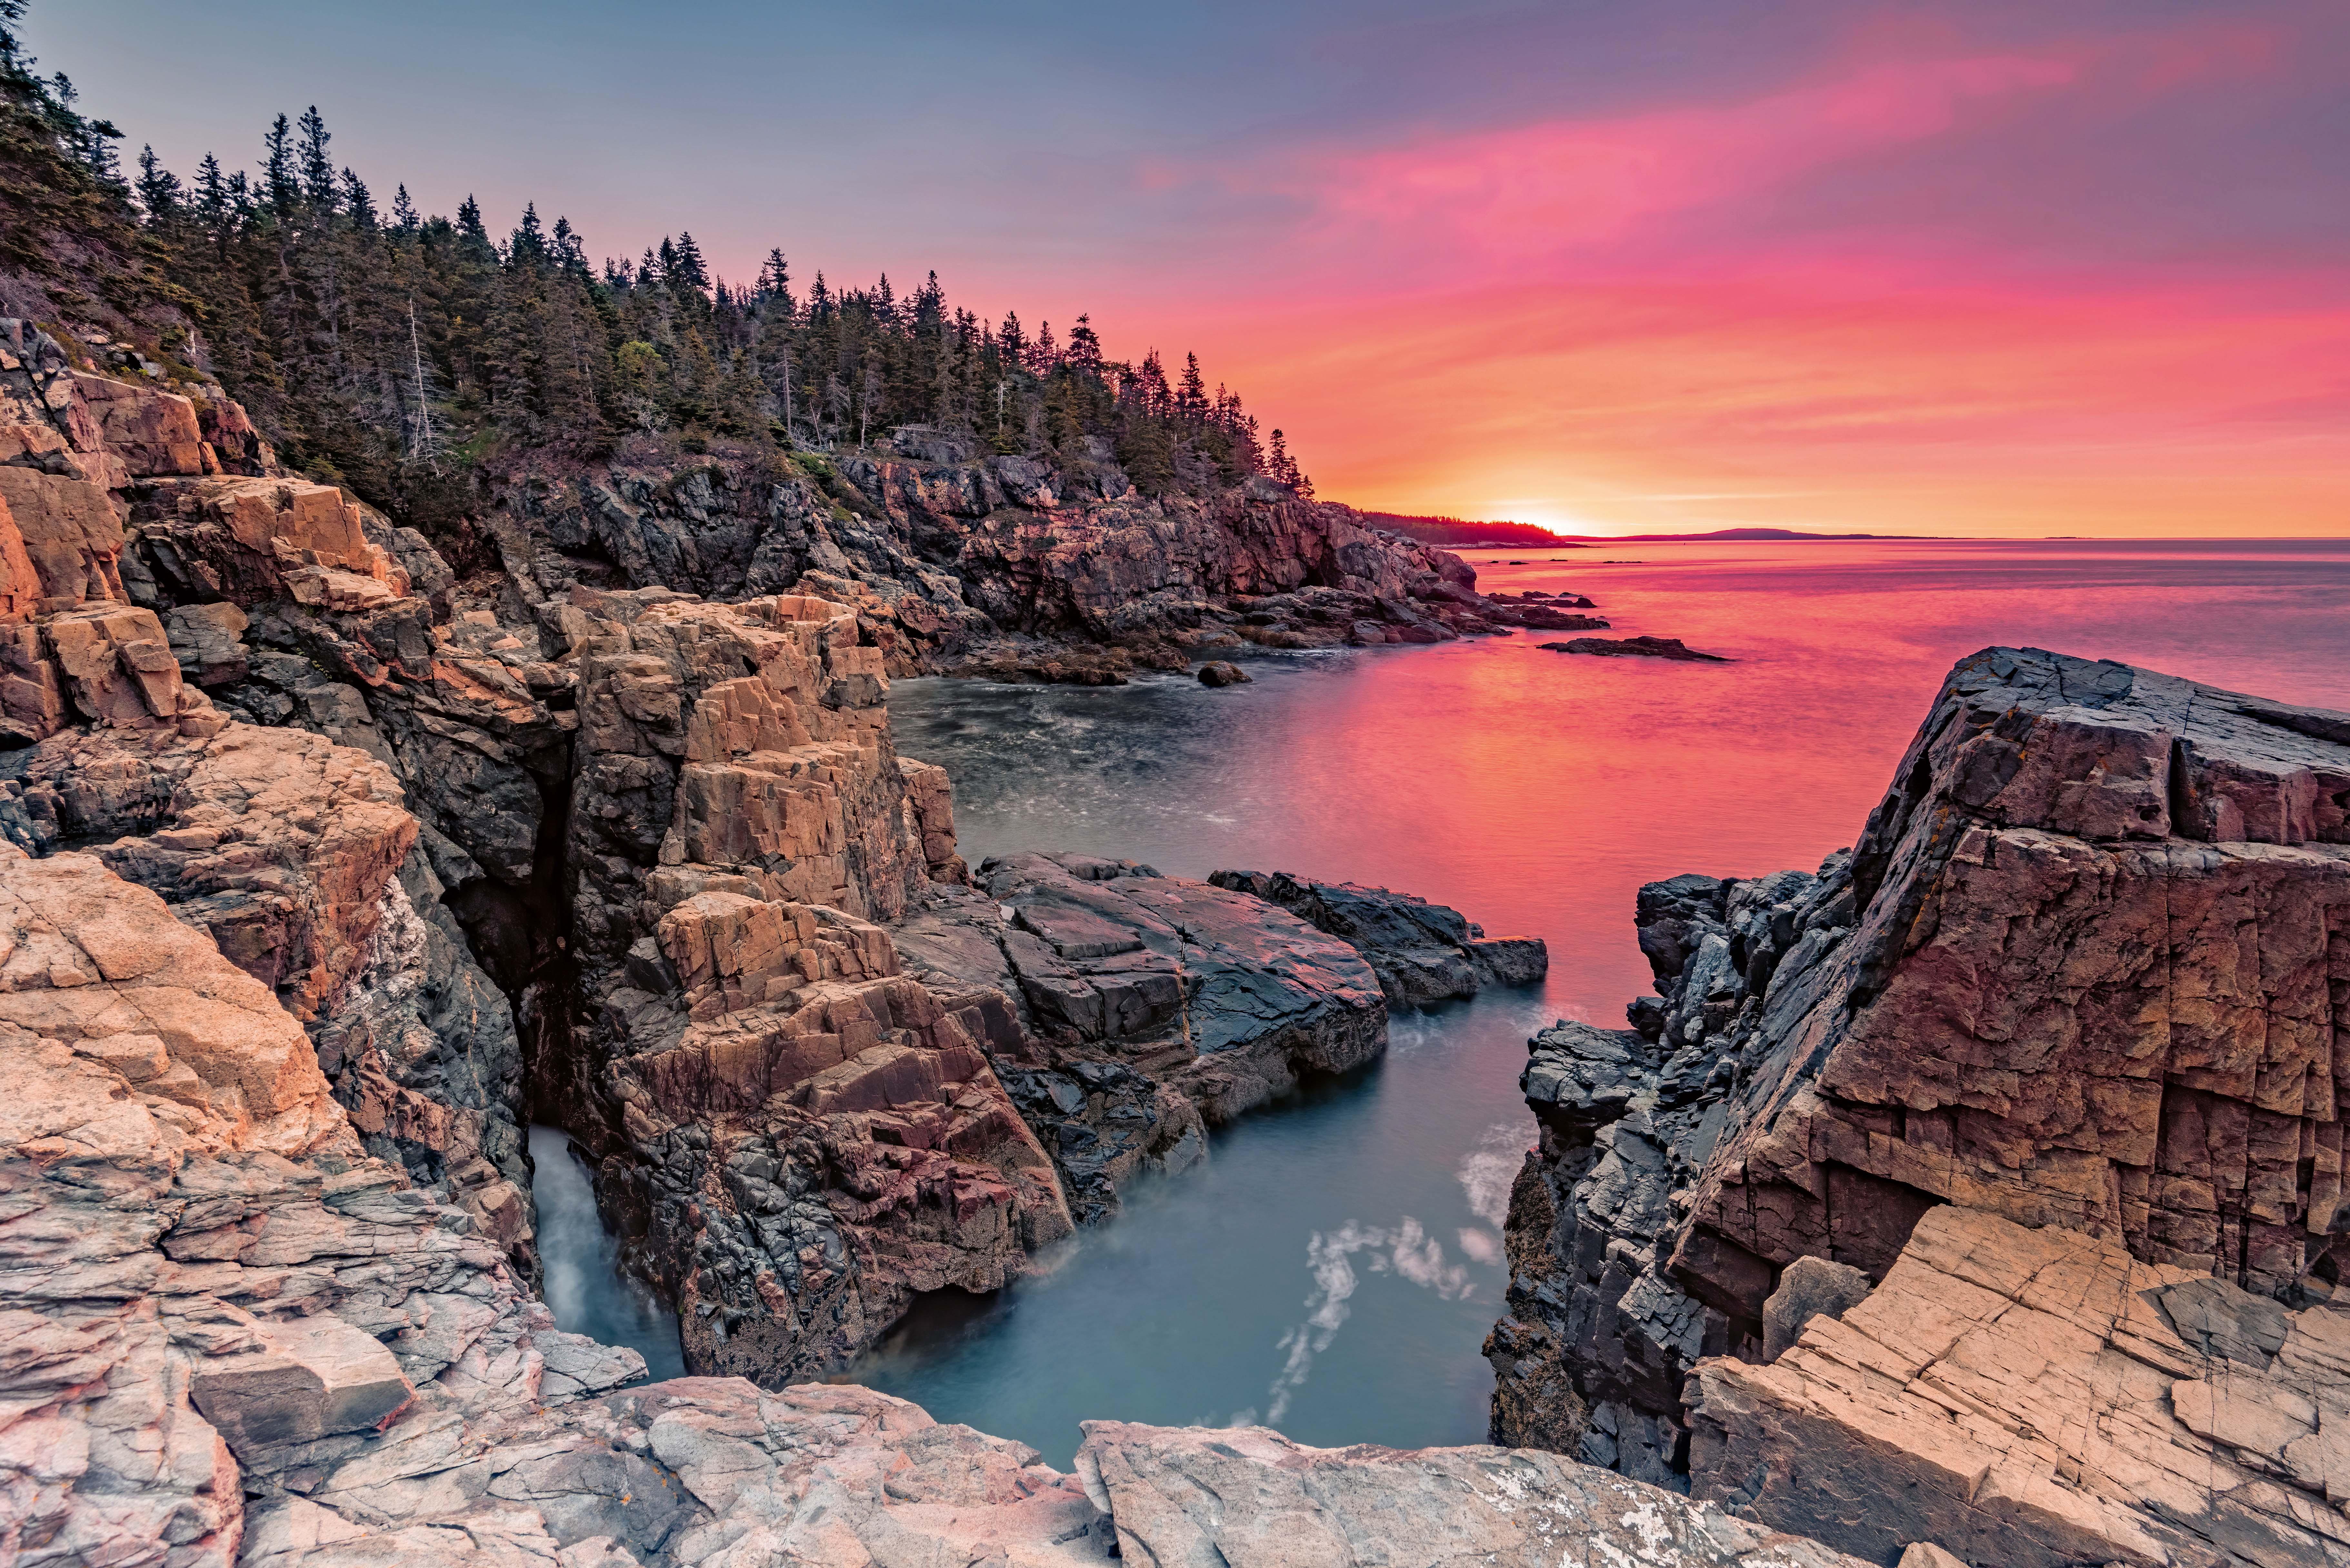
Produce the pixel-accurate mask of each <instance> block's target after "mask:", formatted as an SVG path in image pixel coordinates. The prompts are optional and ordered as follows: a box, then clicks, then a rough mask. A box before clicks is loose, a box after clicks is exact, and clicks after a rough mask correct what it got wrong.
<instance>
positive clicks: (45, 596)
mask: <svg viewBox="0 0 2350 1568" xmlns="http://www.w3.org/2000/svg"><path fill="white" fill-rule="evenodd" d="M0 504H5V505H6V507H7V513H8V520H9V522H10V523H11V524H13V525H14V527H15V531H16V535H18V539H19V541H20V542H21V544H22V545H23V547H24V551H25V556H26V560H27V562H28V563H29V565H30V566H32V568H33V573H34V580H35V582H36V584H37V587H38V592H37V595H36V597H37V599H38V601H39V607H40V608H41V609H42V610H44V611H49V610H58V609H68V608H71V607H73V606H75V605H78V604H88V603H91V602H93V601H100V600H120V599H121V598H122V597H123V594H122V575H121V567H120V565H119V563H120V560H121V558H122V547H123V536H122V519H121V518H120V516H118V515H117V514H115V510H114V504H113V503H112V502H110V501H109V500H108V499H107V493H106V490H105V487H104V486H102V485H99V484H97V483H93V482H91V481H89V480H86V479H75V478H68V477H61V476H59V475H57V474H52V473H44V472H40V471H39V470H37V469H31V468H19V467H16V465H14V464H9V465H5V466H0ZM14 556H15V552H14V551H6V552H5V556H0V558H6V559H9V560H11V561H12V563H13V559H14ZM10 576H11V579H12V581H11V585H10V587H11V591H12V593H13V594H14V595H16V596H19V597H21V596H22V595H23V594H24V591H25V590H24V587H23V585H22V579H21V578H19V577H17V576H16V568H15V566H13V564H12V565H11V567H10Z"/></svg>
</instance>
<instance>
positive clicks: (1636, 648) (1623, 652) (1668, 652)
mask: <svg viewBox="0 0 2350 1568" xmlns="http://www.w3.org/2000/svg"><path fill="white" fill-rule="evenodd" d="M1598 624H1599V625H1601V626H1605V625H1607V622H1606V621H1601V622H1599V623H1598ZM1542 647H1543V650H1544V652H1546V653H1588V654H1594V655H1596V656H1598V657H1599V658H1602V659H1685V660H1690V661H1692V662H1696V663H1700V664H1727V663H1729V662H1730V660H1728V659H1724V658H1723V657H1722V656H1721V654H1719V653H1700V652H1699V651H1698V650H1697V649H1694V648H1690V647H1689V646H1687V645H1686V644H1684V643H1683V642H1682V641H1681V639H1679V638H1678V637H1571V638H1569V639H1566V640H1565V642H1545V643H1544V644H1543V645H1542Z"/></svg>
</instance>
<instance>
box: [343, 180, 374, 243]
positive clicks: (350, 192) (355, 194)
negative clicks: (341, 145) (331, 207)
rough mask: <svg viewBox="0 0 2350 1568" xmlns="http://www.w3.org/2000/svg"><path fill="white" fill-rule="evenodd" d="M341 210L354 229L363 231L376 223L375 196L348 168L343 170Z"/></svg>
mask: <svg viewBox="0 0 2350 1568" xmlns="http://www.w3.org/2000/svg"><path fill="white" fill-rule="evenodd" d="M343 211H344V212H345V213H348V214H349V217H350V220H351V227H353V228H355V229H359V230H360V231H362V232H365V231H369V230H372V229H373V228H374V227H375V225H376V212H375V197H374V196H373V195H372V194H370V193H369V191H368V188H367V182H366V181H364V180H361V179H360V178H359V176H358V175H357V174H354V173H352V172H351V171H349V170H348V169H346V170H344V171H343Z"/></svg>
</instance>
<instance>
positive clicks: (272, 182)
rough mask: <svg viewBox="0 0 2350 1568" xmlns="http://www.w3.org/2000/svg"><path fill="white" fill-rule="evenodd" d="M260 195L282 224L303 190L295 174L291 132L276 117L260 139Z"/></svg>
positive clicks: (299, 200)
mask: <svg viewBox="0 0 2350 1568" xmlns="http://www.w3.org/2000/svg"><path fill="white" fill-rule="evenodd" d="M261 146H262V158H261V194H262V196H263V198H264V199H265V201H267V202H268V203H269V210H270V211H271V212H272V213H276V216H277V217H278V218H279V219H280V220H281V221H282V220H284V219H286V218H290V217H292V216H293V215H294V211H295V209H296V206H298V205H299V204H300V202H301V200H302V186H301V182H300V181H299V180H298V179H297V178H296V174H295V171H294V128H293V127H292V126H291V125H289V124H287V123H286V117H285V116H284V115H282V114H281V115H279V116H278V117H277V118H276V119H275V120H274V121H272V122H271V123H270V127H269V130H268V132H267V134H266V135H265V136H263V138H262V139H261Z"/></svg>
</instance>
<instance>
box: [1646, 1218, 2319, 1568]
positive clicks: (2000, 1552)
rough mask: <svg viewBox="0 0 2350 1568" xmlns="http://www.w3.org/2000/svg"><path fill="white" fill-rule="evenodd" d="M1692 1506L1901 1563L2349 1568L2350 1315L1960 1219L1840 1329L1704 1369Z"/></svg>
mask: <svg viewBox="0 0 2350 1568" xmlns="http://www.w3.org/2000/svg"><path fill="white" fill-rule="evenodd" d="M1690 1424H1691V1427H1692V1428H1693V1437H1694V1441H1693V1445H1692V1452H1691V1456H1690V1476H1691V1479H1692V1480H1693V1482H1694V1483H1695V1484H1694V1485H1693V1487H1692V1489H1691V1492H1692V1495H1693V1496H1696V1497H1698V1498H1700V1499H1711V1500H1712V1501H1716V1502H1719V1503H1721V1504H1722V1505H1723V1506H1725V1507H1728V1508H1731V1509H1732V1510H1733V1511H1735V1512H1736V1513H1737V1514H1738V1516H1739V1517H1741V1518H1744V1519H1751V1520H1754V1521H1760V1522H1763V1523H1767V1524H1769V1525H1771V1526H1773V1528H1776V1529H1781V1530H1789V1531H1794V1532H1799V1533H1802V1534H1804V1535H1808V1536H1813V1537H1815V1538H1816V1539H1818V1540H1821V1541H1823V1542H1827V1543H1828V1544H1830V1545H1833V1546H1835V1547H1838V1548H1840V1549H1842V1550H1844V1551H1847V1552H1853V1553H1855V1554H1856V1555H1857V1556H1861V1557H1866V1558H1869V1559H1871V1560H1874V1561H1878V1562H1890V1561H1891V1560H1892V1558H1893V1556H1894V1554H1895V1553H1897V1552H1898V1551H1899V1550H1900V1549H1901V1548H1902V1547H1903V1546H1904V1545H1905V1544H1906V1543H1908V1542H1915V1541H1918V1540H1930V1541H1931V1542H1934V1543H1936V1544H1937V1545H1938V1546H1939V1547H1940V1548H1942V1549H1943V1550H1945V1551H1947V1552H1950V1553H1951V1554H1952V1555H1954V1556H1955V1557H1957V1558H1958V1559H1959V1560H1960V1561H1962V1562H1967V1563H2001V1564H2007V1565H2012V1568H2058V1565H2060V1564H2067V1563H2130V1564H2142V1563H2165V1564H2171V1565H2174V1568H2214V1565H2220V1564H2228V1565H2231V1568H2232V1565H2237V1564H2252V1563H2260V1564H2267V1565H2282V1564H2287V1563H2296V1564H2298V1563H2310V1564H2317V1563H2350V1520H2345V1518H2344V1516H2343V1512H2342V1504H2343V1503H2344V1502H2345V1501H2350V1468H2345V1463H2344V1459H2345V1455H2350V1314H2346V1313H2344V1312H2341V1311H2339V1310H2336V1309H2335V1308H2334V1307H2331V1306H2311V1307H2307V1308H2304V1309H2302V1310H2299V1311H2291V1310H2288V1309H2286V1308H2284V1307H2282V1306H2281V1305H2279V1304H2278V1303H2275V1302H2273V1301H2272V1300H2270V1299H2268V1298H2266V1297H2264V1296H2255V1295H2252V1294H2251V1293H2248V1292H2246V1291H2243V1290H2242V1289H2241V1288H2239V1287H2237V1286H2236V1285H2233V1284H2231V1283H2230V1282H2227V1281H2224V1280H2216V1279H2213V1278H2211V1277H2210V1276H2209V1275H2207V1274H2202V1273H2199V1272H2195V1271H2191V1270H2188V1269H2182V1268H2179V1267H2177V1266H2176V1265H2173V1264H2168V1263H2147V1262H2139V1261H2137V1259H2135V1258H2132V1257H2131V1256H2130V1255H2129V1253H2128V1252H2127V1251H2125V1250H2124V1249H2123V1248H2122V1247H2121V1246H2120V1245H2119V1244H2117V1243H2116V1242H2114V1241H2098V1240H2096V1239H2095V1238H2092V1237H2088V1236H2085V1235H2083V1234H2081V1233H2080V1232H2078V1231H2064V1230H2059V1229H2056V1228H2054V1227H2051V1228H2048V1229H2043V1230H2037V1231H2029V1230H2025V1229H2024V1228H2022V1226H2019V1225H2016V1224H2014V1223H2013V1222H2012V1221H2010V1220H2003V1219H2001V1218H2000V1217H1998V1216H1997V1215H1993V1214H1988V1213H1984V1212H1982V1211H1981V1210H1968V1209H1960V1208H1957V1207H1955V1206H1945V1207H1942V1208H1939V1209H1936V1210H1932V1211H1931V1212H1929V1214H1927V1215H1926V1217H1925V1218H1924V1219H1923V1220H1919V1221H1918V1228H1917V1230H1916V1231H1915V1232H1914V1233H1913V1234H1912V1235H1911V1236H1910V1239H1909V1243H1908V1246H1907V1247H1905V1248H1904V1249H1903V1250H1902V1252H1901V1255H1900V1257H1899V1258H1898V1260H1897V1261H1896V1262H1894V1264H1893V1267H1892V1268H1891V1269H1890V1270H1889V1271H1888V1272H1887V1274H1886V1276H1885V1281H1884V1282H1883V1283H1882V1284H1880V1285H1878V1286H1877V1289H1876V1290H1875V1291H1874V1292H1873V1293H1871V1294H1870V1295H1869V1296H1868V1297H1867V1298H1866V1300H1865V1301H1863V1302H1861V1303H1859V1304H1857V1305H1856V1306H1853V1307H1851V1308H1848V1309H1847V1310H1846V1312H1845V1313H1844V1314H1843V1315H1842V1318H1841V1320H1840V1321H1839V1320H1838V1319H1836V1318H1832V1317H1815V1318H1814V1319H1812V1320H1811V1322H1810V1324H1809V1325H1808V1326H1807V1327H1806V1328H1805V1329H1804V1333H1803V1335H1802V1337H1801V1338H1799V1339H1798V1340H1797V1341H1796V1342H1795V1344H1794V1345H1793V1346H1792V1347H1791V1348H1790V1349H1789V1350H1787V1351H1786V1352H1785V1354H1783V1355H1781V1356H1780V1357H1779V1358H1778V1359H1777V1360H1776V1361H1774V1362H1773V1363H1772V1364H1771V1365H1769V1366H1753V1365H1751V1364H1748V1363H1744V1362H1741V1361H1736V1360H1730V1359H1718V1360H1711V1361H1705V1362H1701V1363H1700V1364H1699V1366H1698V1367H1697V1371H1696V1376H1695V1378H1694V1386H1693V1389H1692V1397H1691V1399H1690Z"/></svg>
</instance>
